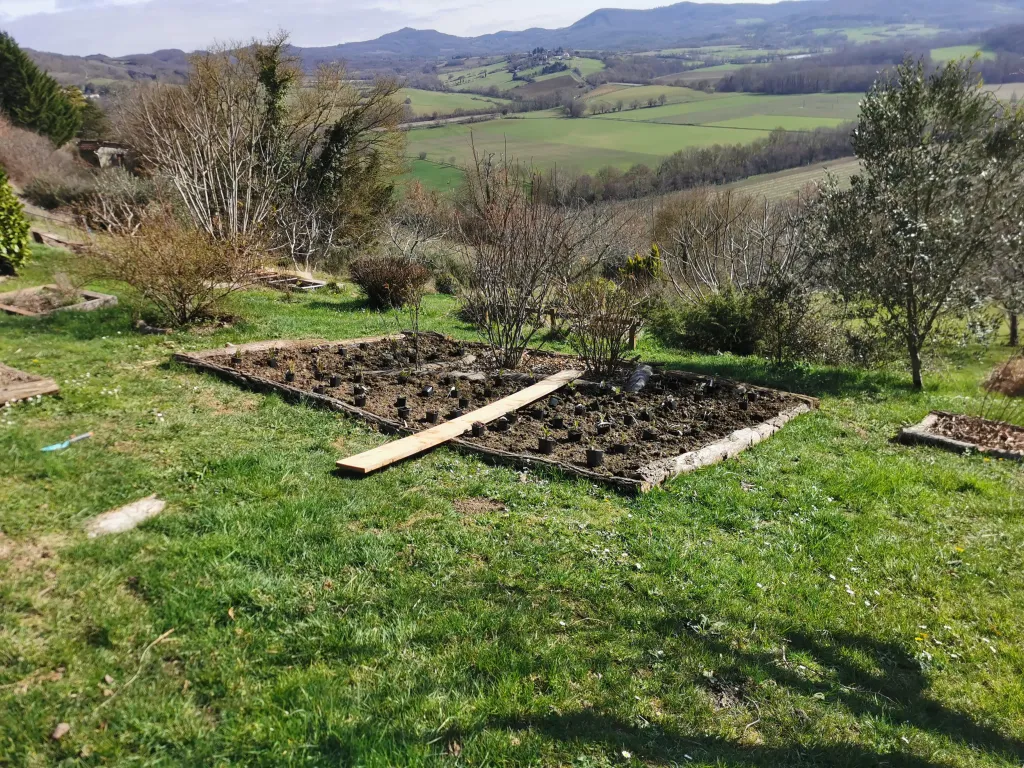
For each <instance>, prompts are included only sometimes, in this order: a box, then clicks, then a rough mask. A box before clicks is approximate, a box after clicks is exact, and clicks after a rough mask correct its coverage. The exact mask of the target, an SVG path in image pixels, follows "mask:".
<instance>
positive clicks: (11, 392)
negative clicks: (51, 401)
mask: <svg viewBox="0 0 1024 768" xmlns="http://www.w3.org/2000/svg"><path fill="white" fill-rule="evenodd" d="M0 369H2V370H5V371H13V372H15V373H20V374H21V375H22V376H24V377H26V379H27V380H26V381H16V382H14V383H13V384H7V385H5V386H0V406H3V405H4V404H5V403H17V402H18V401H20V400H28V399H29V398H30V397H35V396H36V395H55V394H57V393H58V392H60V387H58V386H57V382H55V381H54V380H53V379H45V378H43V377H42V376H36V375H35V374H32V373H26V372H25V371H21V370H18V369H17V368H11V367H10V366H9V365H4V364H3V363H0Z"/></svg>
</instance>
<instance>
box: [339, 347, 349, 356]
mask: <svg viewBox="0 0 1024 768" xmlns="http://www.w3.org/2000/svg"><path fill="white" fill-rule="evenodd" d="M347 354H348V352H346V351H345V348H344V347H343V346H341V345H339V346H338V357H345V355H347Z"/></svg>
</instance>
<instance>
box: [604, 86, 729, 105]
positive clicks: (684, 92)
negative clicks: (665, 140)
mask: <svg viewBox="0 0 1024 768" xmlns="http://www.w3.org/2000/svg"><path fill="white" fill-rule="evenodd" d="M659 96H664V97H665V103H666V104H683V103H688V102H694V101H707V100H710V99H715V98H721V97H720V96H717V95H716V94H710V93H705V92H704V91H695V90H693V89H692V88H678V87H676V86H672V85H633V86H630V85H620V84H617V83H608V84H606V85H602V86H600V87H599V88H595V89H594V90H593V91H591V92H590V93H588V94H587V95H586V96H584V98H585V99H586V100H587V102H588V103H590V104H595V103H598V102H603V103H605V104H610V105H614V104H616V103H617V102H619V101H621V102H623V103H624V104H625V106H626V108H628V107H629V104H630V103H631V102H633V101H638V102H640V103H641V104H646V103H647V100H648V99H657V98H658V97H659Z"/></svg>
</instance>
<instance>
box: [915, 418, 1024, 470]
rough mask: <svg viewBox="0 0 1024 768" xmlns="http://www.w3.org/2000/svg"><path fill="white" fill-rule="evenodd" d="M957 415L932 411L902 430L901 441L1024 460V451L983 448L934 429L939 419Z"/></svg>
mask: <svg viewBox="0 0 1024 768" xmlns="http://www.w3.org/2000/svg"><path fill="white" fill-rule="evenodd" d="M948 416H956V414H955V413H948V412H946V411H932V412H931V413H929V414H928V415H927V416H925V418H924V421H922V422H921V423H920V424H917V425H915V426H913V427H904V428H903V429H901V430H900V435H899V441H900V442H901V443H903V444H904V445H928V446H931V447H933V448H942V449H943V450H946V451H953V452H954V453H978V454H981V455H982V456H991V457H992V458H995V459H1007V460H1009V461H1024V453H1022V452H1019V451H1001V450H999V449H998V448H982V447H981V446H979V445H975V444H974V443H968V442H965V441H963V440H956V439H954V438H952V437H946V436H945V435H940V434H937V433H935V432H933V431H932V427H934V426H935V424H936V423H937V422H938V421H939V419H941V418H944V417H948Z"/></svg>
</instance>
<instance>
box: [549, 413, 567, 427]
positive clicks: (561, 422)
mask: <svg viewBox="0 0 1024 768" xmlns="http://www.w3.org/2000/svg"><path fill="white" fill-rule="evenodd" d="M551 426H552V427H553V428H554V429H565V417H563V416H552V417H551Z"/></svg>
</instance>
